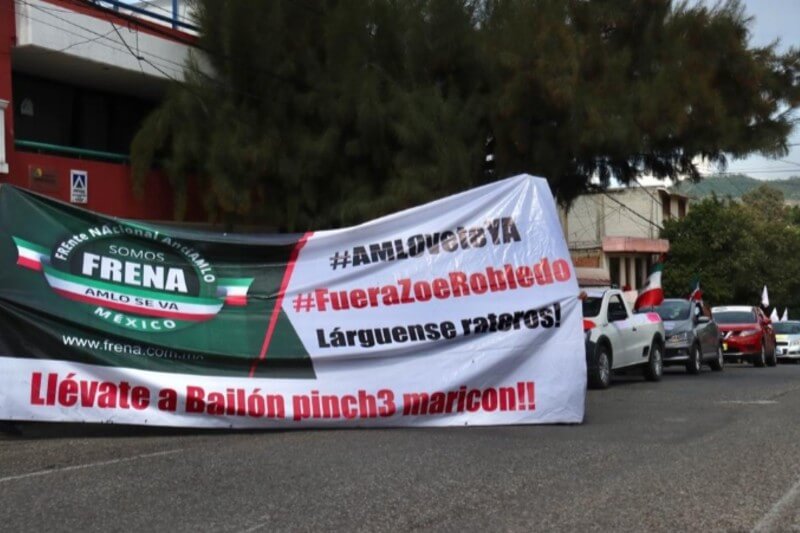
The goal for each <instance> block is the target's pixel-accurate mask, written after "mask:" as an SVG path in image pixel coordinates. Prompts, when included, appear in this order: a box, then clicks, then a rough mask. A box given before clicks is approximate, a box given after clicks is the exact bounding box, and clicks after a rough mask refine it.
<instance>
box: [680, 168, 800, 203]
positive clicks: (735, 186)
mask: <svg viewBox="0 0 800 533" xmlns="http://www.w3.org/2000/svg"><path fill="white" fill-rule="evenodd" d="M764 184H766V185H769V186H770V187H773V188H775V189H778V190H779V191H781V192H782V193H783V197H784V198H785V199H786V200H787V201H788V202H790V203H796V202H800V177H798V176H795V177H792V178H789V179H785V180H769V181H766V180H757V179H755V178H751V177H750V176H745V175H743V174H731V175H725V176H709V177H707V178H704V179H703V180H702V181H700V182H699V183H685V182H684V183H679V184H678V185H676V186H675V187H672V190H674V191H675V192H679V193H681V194H685V195H687V196H693V197H695V198H706V197H708V196H711V195H712V194H716V195H717V196H718V197H720V198H727V197H728V196H730V197H731V198H739V197H741V196H742V195H743V194H744V193H746V192H748V191H751V190H753V189H756V188H758V187H759V186H760V185H764Z"/></svg>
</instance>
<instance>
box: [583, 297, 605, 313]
mask: <svg viewBox="0 0 800 533" xmlns="http://www.w3.org/2000/svg"><path fill="white" fill-rule="evenodd" d="M601 305H603V299H602V298H594V297H592V296H589V297H587V298H586V299H585V300H584V301H583V316H597V315H599V314H600V306H601Z"/></svg>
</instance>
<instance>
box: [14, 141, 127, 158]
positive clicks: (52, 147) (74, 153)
mask: <svg viewBox="0 0 800 533" xmlns="http://www.w3.org/2000/svg"><path fill="white" fill-rule="evenodd" d="M14 146H15V147H16V148H21V149H22V150H25V151H31V152H40V153H48V154H57V155H64V156H67V157H74V158H78V159H101V160H105V161H113V162H115V163H127V162H128V161H129V160H130V157H129V156H128V155H127V154H120V153H115V152H104V151H102V150H89V149H87V148H76V147H74V146H62V145H60V144H50V143H42V142H38V141H26V140H24V139H15V140H14Z"/></svg>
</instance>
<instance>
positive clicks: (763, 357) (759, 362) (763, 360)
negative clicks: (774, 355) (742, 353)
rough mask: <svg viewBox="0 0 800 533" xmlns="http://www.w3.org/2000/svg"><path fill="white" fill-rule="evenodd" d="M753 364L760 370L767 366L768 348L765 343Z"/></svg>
mask: <svg viewBox="0 0 800 533" xmlns="http://www.w3.org/2000/svg"><path fill="white" fill-rule="evenodd" d="M753 364H754V365H755V366H757V367H758V368H763V367H765V366H767V347H766V346H764V343H763V342H762V343H761V351H760V352H759V353H758V355H757V356H756V357H755V359H753Z"/></svg>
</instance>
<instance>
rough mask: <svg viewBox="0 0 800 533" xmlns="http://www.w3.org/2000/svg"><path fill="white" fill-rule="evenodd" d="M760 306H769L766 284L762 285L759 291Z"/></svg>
mask: <svg viewBox="0 0 800 533" xmlns="http://www.w3.org/2000/svg"><path fill="white" fill-rule="evenodd" d="M761 307H763V308H765V309H766V308H767V307H769V294H768V293H767V286H766V285H764V290H762V291H761Z"/></svg>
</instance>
